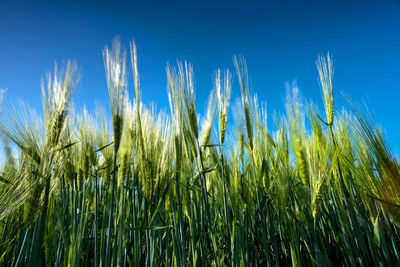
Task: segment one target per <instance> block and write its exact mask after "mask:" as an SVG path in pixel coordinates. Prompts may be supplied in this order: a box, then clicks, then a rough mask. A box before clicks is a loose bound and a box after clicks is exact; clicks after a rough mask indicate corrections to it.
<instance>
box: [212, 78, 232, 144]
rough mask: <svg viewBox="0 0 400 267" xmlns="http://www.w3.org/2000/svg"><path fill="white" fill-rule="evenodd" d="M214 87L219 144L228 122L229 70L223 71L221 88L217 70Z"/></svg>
mask: <svg viewBox="0 0 400 267" xmlns="http://www.w3.org/2000/svg"><path fill="white" fill-rule="evenodd" d="M215 87H216V89H217V100H218V117H219V120H218V126H219V141H220V143H221V144H223V143H224V141H225V134H226V126H227V123H228V108H229V101H230V97H231V75H230V73H229V70H227V71H226V72H225V76H224V84H223V90H222V86H221V71H220V70H218V71H217V75H216V77H215Z"/></svg>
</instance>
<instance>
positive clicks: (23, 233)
mask: <svg viewBox="0 0 400 267" xmlns="http://www.w3.org/2000/svg"><path fill="white" fill-rule="evenodd" d="M103 58H104V66H105V76H106V82H107V87H108V94H109V103H110V111H109V114H110V116H108V115H107V114H108V112H106V111H105V110H104V109H102V108H98V109H97V110H94V111H89V110H86V109H82V110H76V109H73V108H72V98H73V93H74V90H75V89H76V87H77V84H78V77H79V75H78V72H77V66H76V64H74V63H71V62H69V63H67V64H66V65H65V66H64V68H63V69H62V71H60V70H57V69H56V70H55V71H54V73H53V75H49V76H48V77H47V80H46V81H45V82H43V84H42V97H43V114H39V115H37V113H36V112H35V111H33V110H31V109H30V108H28V107H27V106H26V105H24V104H12V103H8V102H6V101H3V104H2V106H1V113H0V134H1V136H2V140H3V145H4V151H5V155H6V157H5V162H4V163H3V166H2V168H1V171H0V265H1V266H40V265H46V266H287V265H292V266H343V265H344V266H393V265H396V262H397V264H398V263H399V262H400V255H399V246H400V228H399V224H400V165H399V161H398V159H397V158H396V157H395V156H394V155H393V153H392V152H391V150H390V148H389V146H388V144H387V142H386V140H385V137H384V136H383V133H382V130H381V129H380V128H379V126H377V125H376V123H375V122H374V121H373V120H372V119H371V116H370V115H369V113H368V111H367V110H366V109H365V108H363V107H361V106H359V105H356V104H353V102H352V101H351V100H350V98H349V97H347V96H345V95H344V97H345V99H346V100H347V103H348V105H347V111H346V110H344V109H343V110H340V111H338V110H337V109H335V108H336V106H335V99H337V98H338V97H342V96H341V95H340V92H336V90H335V87H334V82H333V81H334V79H333V74H334V73H333V61H332V59H331V57H330V55H329V54H328V55H326V56H321V57H319V58H318V59H317V62H316V67H317V70H318V73H319V83H320V87H321V92H322V93H321V96H322V103H323V110H322V111H320V110H318V108H317V106H316V104H314V103H313V102H311V101H304V100H302V98H301V97H299V92H298V89H297V87H295V86H294V87H293V88H292V89H291V90H290V92H289V93H288V95H287V99H286V111H285V113H282V114H280V115H276V116H275V117H274V122H275V129H274V130H269V129H268V127H267V112H266V110H265V109H264V108H263V107H262V105H260V104H259V102H258V100H257V97H256V96H255V94H254V93H252V91H251V90H250V88H249V76H248V72H247V65H246V61H245V59H244V58H243V57H241V56H235V57H234V60H233V69H232V71H229V70H217V71H216V74H215V79H214V88H215V90H214V91H212V92H211V93H210V97H209V104H208V108H207V110H206V112H205V115H204V116H201V119H200V116H199V114H198V112H197V111H196V105H195V99H196V96H195V88H194V71H193V67H192V66H191V65H190V64H188V63H186V62H183V63H178V64H177V66H175V67H172V66H168V67H167V69H166V72H167V85H168V99H169V104H170V108H169V112H168V113H166V112H158V111H156V110H155V108H154V107H153V106H146V105H144V104H143V103H142V102H141V99H140V95H141V93H140V81H139V73H138V68H137V64H138V62H137V51H136V46H135V43H134V42H133V41H132V42H131V43H130V45H129V49H128V50H127V49H126V48H125V47H124V46H123V45H122V44H121V43H120V42H119V41H118V40H117V39H115V40H114V42H113V44H112V46H111V47H105V48H104V49H103ZM130 72H131V73H132V77H133V81H132V82H133V86H132V87H133V88H134V92H135V95H134V96H129V95H128V93H127V92H128V78H127V77H128V74H129V73H130ZM236 82H237V83H238V84H239V87H240V93H241V103H240V105H236V106H234V105H231V88H232V84H233V83H236ZM130 83H131V82H129V85H130ZM231 111H232V113H233V114H234V116H230V112H231ZM108 117H110V118H108ZM231 117H232V118H231ZM15 149H17V151H18V153H17V154H16V153H13V150H15Z"/></svg>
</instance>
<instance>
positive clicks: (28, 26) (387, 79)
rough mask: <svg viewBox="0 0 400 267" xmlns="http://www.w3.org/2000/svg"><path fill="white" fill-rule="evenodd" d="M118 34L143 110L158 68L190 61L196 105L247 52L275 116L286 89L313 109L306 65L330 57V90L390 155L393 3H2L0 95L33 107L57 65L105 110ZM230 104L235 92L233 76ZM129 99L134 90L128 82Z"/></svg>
mask: <svg viewBox="0 0 400 267" xmlns="http://www.w3.org/2000/svg"><path fill="white" fill-rule="evenodd" d="M115 36H120V38H121V40H122V42H123V43H124V44H125V45H126V46H128V42H129V40H131V39H132V38H134V39H135V41H136V44H137V48H138V56H139V62H138V63H139V73H140V79H141V86H142V87H141V89H142V96H143V102H144V103H151V102H153V101H154V102H156V103H157V106H158V107H160V108H165V109H167V101H168V98H167V93H166V74H165V67H166V63H167V62H170V64H172V65H174V64H175V63H176V60H188V61H189V62H191V63H192V64H193V66H194V71H195V77H196V92H197V106H198V108H199V110H202V109H203V108H204V107H205V105H206V101H207V96H208V93H209V92H210V90H211V89H212V88H213V79H212V78H213V75H214V71H215V70H216V69H217V68H223V69H225V68H230V69H231V70H233V64H232V56H233V55H235V54H242V55H244V56H245V57H246V59H247V63H248V69H249V74H250V80H251V88H252V91H253V92H255V93H257V94H258V97H259V99H260V100H262V101H266V102H267V106H268V111H269V115H271V116H270V117H269V120H270V121H272V111H273V110H281V111H283V110H284V106H283V104H284V99H285V91H286V89H285V83H286V82H292V81H294V80H296V81H297V84H298V86H299V88H300V91H301V93H302V95H303V96H304V97H305V98H307V99H311V100H313V101H315V102H317V103H318V105H319V107H320V109H321V110H322V102H321V91H320V88H319V86H318V80H317V70H316V67H315V60H316V59H317V56H318V55H319V54H326V52H328V51H329V52H330V53H331V54H332V56H333V59H334V62H335V83H334V86H335V89H334V90H335V97H336V105H337V106H336V109H337V110H340V109H341V106H342V105H346V104H345V101H344V100H343V97H342V96H341V95H340V91H342V90H343V91H344V92H346V93H347V94H348V95H349V96H350V97H351V98H352V99H353V100H354V101H355V102H362V101H363V100H364V101H365V102H366V103H367V104H368V107H369V109H370V110H371V111H372V112H373V114H374V115H375V118H376V120H377V121H378V122H379V123H380V124H381V125H382V126H383V129H384V131H385V133H386V136H387V137H388V140H389V143H390V144H391V146H392V149H393V150H394V151H395V153H396V154H400V153H399V152H400V135H399V134H398V133H399V132H400V118H399V117H400V116H399V115H400V112H399V100H400V83H399V77H400V64H399V62H400V49H399V48H400V2H399V1H398V0H376V1H368V0H363V1H355V0H346V1H341V0H329V1H328V0H326V1H324V0H319V1H314V0H309V1H300V0H297V1H295V0H293V1H289V0H280V1H278V0H277V1H240V2H239V1H151V0H150V1H129V2H128V1H109V2H107V1H51V2H50V1H49V2H43V1H32V2H21V1H13V2H11V1H10V2H7V1H3V2H2V3H1V4H0V88H7V93H6V97H7V98H8V99H10V100H11V101H13V100H16V99H22V100H23V101H25V102H27V103H29V104H30V105H31V106H33V107H35V108H37V109H38V110H40V104H41V102H40V79H41V78H42V77H44V75H45V74H46V72H47V71H49V70H50V71H51V70H53V66H54V63H55V62H57V63H58V65H62V63H63V62H65V61H66V60H68V59H74V60H76V62H77V63H78V66H79V70H80V73H81V77H82V78H81V82H80V85H79V87H78V90H77V91H76V93H75V97H74V101H75V103H76V104H77V105H78V106H83V105H86V106H87V107H88V108H89V109H91V108H93V107H94V105H95V103H96V102H100V103H103V104H104V105H105V106H107V105H108V102H107V101H108V96H107V88H106V81H105V75H104V65H103V61H102V60H103V58H102V48H103V47H104V46H105V45H110V44H111V41H112V39H113V37H115ZM233 89H234V92H233V98H235V97H236V96H239V94H240V93H239V89H238V87H237V81H236V80H235V86H234V88H233ZM130 94H131V95H133V88H132V82H131V80H130Z"/></svg>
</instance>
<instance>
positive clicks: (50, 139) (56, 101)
mask: <svg viewBox="0 0 400 267" xmlns="http://www.w3.org/2000/svg"><path fill="white" fill-rule="evenodd" d="M58 75H59V74H58V73H57V66H56V67H55V70H54V76H53V79H52V78H51V76H50V74H49V75H48V78H47V92H46V89H45V86H44V83H43V82H42V101H43V111H44V115H45V124H46V145H48V146H49V147H50V148H54V147H57V145H58V143H59V140H60V137H61V136H62V133H63V131H64V129H65V125H66V124H65V121H66V117H67V114H68V110H69V106H70V101H71V96H72V93H73V92H74V90H75V88H76V85H77V82H78V75H77V67H76V64H73V63H71V62H68V63H67V66H66V70H65V72H64V74H63V76H62V77H61V79H60V78H59V77H58Z"/></svg>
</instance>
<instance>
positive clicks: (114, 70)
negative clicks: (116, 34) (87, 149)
mask: <svg viewBox="0 0 400 267" xmlns="http://www.w3.org/2000/svg"><path fill="white" fill-rule="evenodd" d="M103 58H104V67H105V70H106V80H107V87H108V95H109V99H110V107H111V115H112V120H113V130H114V153H115V154H117V152H118V149H119V145H120V142H121V135H122V129H123V122H124V109H123V107H124V104H125V98H126V97H127V90H126V88H127V73H126V51H125V49H124V48H122V47H121V43H120V41H119V39H118V38H115V39H114V40H113V44H112V48H111V49H109V48H108V47H105V48H104V49H103Z"/></svg>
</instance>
